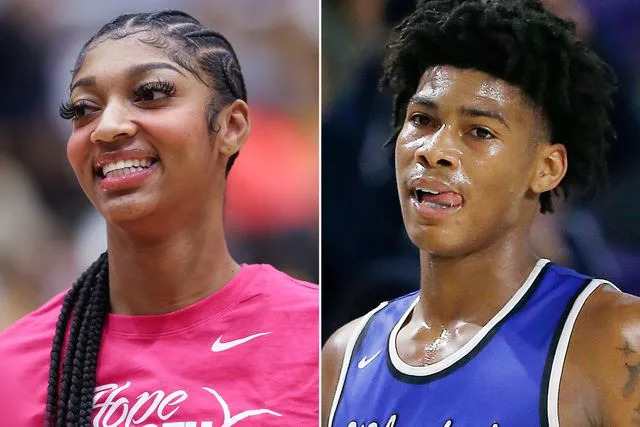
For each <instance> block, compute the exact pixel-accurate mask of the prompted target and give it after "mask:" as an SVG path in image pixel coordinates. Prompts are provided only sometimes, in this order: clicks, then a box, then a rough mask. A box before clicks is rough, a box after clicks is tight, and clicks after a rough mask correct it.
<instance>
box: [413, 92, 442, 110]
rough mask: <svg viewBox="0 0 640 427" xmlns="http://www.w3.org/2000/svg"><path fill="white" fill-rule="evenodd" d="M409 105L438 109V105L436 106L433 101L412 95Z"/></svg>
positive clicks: (418, 95) (422, 96)
mask: <svg viewBox="0 0 640 427" xmlns="http://www.w3.org/2000/svg"><path fill="white" fill-rule="evenodd" d="M409 104H420V105H423V106H425V107H429V108H434V109H436V110H437V109H438V104H436V102H435V101H434V100H433V99H431V98H429V97H426V96H424V95H420V94H416V95H413V96H412V97H411V98H410V99H409Z"/></svg>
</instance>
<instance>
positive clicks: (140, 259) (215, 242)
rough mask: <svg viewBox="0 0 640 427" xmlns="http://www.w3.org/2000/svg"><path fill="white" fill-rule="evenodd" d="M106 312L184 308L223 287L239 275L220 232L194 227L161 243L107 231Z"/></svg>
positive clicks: (151, 311) (159, 239) (214, 228)
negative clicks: (107, 276) (108, 303)
mask: <svg viewBox="0 0 640 427" xmlns="http://www.w3.org/2000/svg"><path fill="white" fill-rule="evenodd" d="M107 234H108V244H109V296H110V302H111V311H112V312H113V313H117V314H129V315H143V314H162V313H169V312H172V311H175V310H178V309H181V308H184V307H186V306H189V305H191V304H193V303H195V302H197V301H199V300H201V299H203V298H204V297H206V296H208V295H210V294H211V293H213V292H215V291H217V290H218V289H220V288H221V287H223V286H224V285H225V284H226V283H227V282H229V280H231V279H232V278H233V277H234V276H235V275H236V274H237V273H238V271H239V270H240V267H239V265H238V264H237V263H236V262H235V261H234V260H233V259H232V258H231V255H230V254H229V250H228V249H227V245H226V241H225V238H224V231H223V230H222V228H221V227H214V226H210V225H209V227H207V226H204V227H202V226H201V227H193V228H190V229H188V230H181V231H179V232H175V233H171V234H169V235H166V236H164V237H162V238H158V239H157V240H154V239H148V238H147V239H136V238H134V237H131V235H130V234H127V233H126V232H124V231H122V230H118V229H113V228H110V229H109V230H108V233H107Z"/></svg>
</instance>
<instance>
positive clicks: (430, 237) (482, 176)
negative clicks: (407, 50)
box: [396, 66, 548, 256]
mask: <svg viewBox="0 0 640 427" xmlns="http://www.w3.org/2000/svg"><path fill="white" fill-rule="evenodd" d="M541 121H542V118H541V115H540V113H539V112H538V111H537V110H536V109H535V107H533V106H532V105H531V104H530V103H528V102H527V98H526V97H525V95H524V94H523V93H522V92H521V91H520V90H519V89H518V88H516V87H514V86H512V85H510V84H508V83H507V82H505V81H503V80H499V79H496V78H494V77H492V76H490V75H488V74H486V73H483V72H480V71H475V70H466V69H465V70H463V69H458V68H455V67H451V66H438V67H434V68H430V69H428V70H427V71H426V72H425V73H424V75H423V76H422V78H421V80H420V82H419V84H418V88H417V90H416V92H415V94H414V95H413V97H412V98H411V100H410V101H409V104H408V106H407V114H406V116H405V121H404V125H403V127H402V130H401V131H400V134H399V136H398V139H397V143H396V179H397V183H398V193H399V196H400V204H401V207H402V215H403V218H404V223H405V226H406V228H407V232H408V234H409V237H410V239H411V241H412V242H413V243H414V244H415V245H416V246H418V247H419V248H420V249H421V250H423V251H426V252H429V253H432V254H434V255H439V256H461V255H466V254H469V253H472V252H475V251H478V250H482V249H483V248H486V247H489V246H491V245H492V244H493V243H495V242H497V241H499V240H500V239H501V238H502V237H503V236H505V235H507V234H508V233H510V232H512V231H513V230H520V231H523V230H525V231H526V230H528V227H529V223H530V221H531V218H532V216H533V213H534V211H535V209H536V208H537V204H538V194H536V193H534V192H532V191H531V185H530V184H531V180H532V178H533V177H534V175H536V173H537V169H536V167H537V166H539V163H538V162H539V161H540V156H539V152H540V150H538V149H537V147H539V145H540V141H541V140H542V139H543V138H542V137H544V136H545V135H544V133H545V132H543V127H542V122H541ZM547 145H548V144H547Z"/></svg>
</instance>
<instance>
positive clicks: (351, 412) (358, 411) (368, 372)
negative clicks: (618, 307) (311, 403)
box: [329, 260, 603, 427]
mask: <svg viewBox="0 0 640 427" xmlns="http://www.w3.org/2000/svg"><path fill="white" fill-rule="evenodd" d="M602 283H603V281H602V280H593V279H591V278H588V277H586V276H583V275H580V274H578V273H576V272H574V271H572V270H569V269H567V268H563V267H560V266H557V265H554V264H552V263H550V262H549V261H548V260H540V261H539V262H538V263H537V264H536V266H535V268H534V269H533V270H532V272H531V274H530V275H529V277H528V278H527V280H526V281H525V282H524V284H523V285H522V286H521V287H520V288H519V290H518V291H517V292H516V293H515V294H514V295H513V297H512V298H511V299H510V300H509V301H508V302H507V304H506V305H505V306H504V307H503V308H502V309H501V310H500V311H499V312H498V313H497V314H496V315H495V316H494V317H493V318H492V319H491V320H490V321H489V322H488V323H487V324H486V325H485V326H483V327H482V328H481V329H480V331H479V332H478V333H477V334H476V335H475V336H474V337H473V338H472V339H471V340H470V341H469V342H467V343H466V344H465V345H464V346H462V347H461V348H460V349H458V350H457V351H456V352H454V353H453V354H451V355H449V356H447V357H446V358H444V359H443V360H440V361H438V362H436V363H434V364H432V365H428V366H422V367H416V366H410V365H408V364H406V363H405V362H404V361H402V360H401V359H400V357H399V355H398V352H397V349H396V345H395V343H396V337H397V334H398V331H399V330H400V328H401V326H402V325H403V324H404V322H405V321H406V320H407V318H408V317H409V315H410V314H411V312H412V310H413V307H414V306H415V305H416V303H417V302H418V292H414V293H411V294H409V295H406V296H404V297H401V298H398V299H395V300H393V301H391V302H389V303H383V304H381V305H380V306H379V307H378V308H376V309H375V310H373V311H371V312H370V313H368V314H367V315H366V316H364V317H363V318H362V320H361V322H360V324H359V326H358V328H356V331H355V333H354V334H353V336H352V337H351V339H350V341H349V344H348V345H347V349H346V351H345V357H344V360H343V364H342V370H341V372H340V377H339V380H338V386H337V389H336V393H335V397H334V400H333V405H332V408H331V413H330V415H329V426H335V427H394V426H395V427H405V426H430V427H431V426H437V427H441V426H442V427H462V426H465V427H466V426H487V427H490V426H491V427H500V426H502V427H504V426H518V427H525V426H557V425H558V408H557V405H558V392H559V388H560V376H561V373H562V365H563V363H564V358H565V355H566V350H567V347H568V343H569V338H570V335H571V330H572V328H573V324H574V323H575V320H576V318H577V316H578V314H579V311H580V309H581V307H582V306H583V304H584V302H585V301H586V299H587V298H588V296H589V295H590V294H591V293H592V292H593V291H594V290H595V289H596V288H597V287H598V286H599V285H601V284H602Z"/></svg>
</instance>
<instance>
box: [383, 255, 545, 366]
mask: <svg viewBox="0 0 640 427" xmlns="http://www.w3.org/2000/svg"><path fill="white" fill-rule="evenodd" d="M547 264H549V260H548V259H544V258H542V259H540V260H538V262H537V263H536V265H535V266H534V267H533V269H532V270H531V272H530V273H529V276H528V277H527V278H526V280H525V281H524V283H523V284H522V285H521V286H520V288H519V289H518V290H517V291H516V292H515V293H514V294H513V296H512V297H511V298H510V299H509V301H507V303H506V304H505V305H504V306H503V307H502V308H501V309H500V310H499V311H498V312H497V313H496V314H495V315H494V316H493V317H492V318H491V319H490V320H489V321H488V322H487V323H486V324H485V325H484V326H483V327H482V328H480V330H479V331H478V332H477V333H476V334H475V335H474V336H473V337H472V338H471V339H470V340H469V341H468V342H467V343H466V344H464V345H463V346H462V347H460V348H459V349H458V350H456V351H455V352H453V353H452V354H450V355H448V356H447V357H445V358H444V359H442V360H439V361H438V362H436V363H434V364H432V365H427V366H412V365H409V364H408V363H406V362H404V361H403V360H402V359H401V358H400V355H399V354H398V349H397V346H396V340H397V337H398V332H399V331H400V329H401V327H402V325H403V324H404V323H405V321H406V320H407V318H408V317H409V315H410V314H411V312H412V311H413V309H414V307H415V306H416V304H417V303H418V301H419V299H420V296H419V295H418V296H417V297H416V298H415V299H414V300H413V302H411V304H410V305H409V308H408V309H407V310H406V311H405V313H404V314H403V315H402V316H401V317H400V319H399V320H398V322H397V323H396V324H395V326H394V327H393V329H392V330H391V333H390V334H389V339H388V352H389V362H390V363H391V367H392V368H395V370H397V371H398V373H400V374H404V375H407V376H409V377H428V376H431V375H436V374H440V373H443V374H444V372H443V371H445V370H449V369H453V368H455V367H456V366H457V365H458V364H459V363H461V361H463V359H465V358H467V357H468V356H469V355H470V354H471V353H472V352H473V351H474V350H475V349H476V348H478V346H479V345H480V344H481V343H482V342H483V341H484V339H485V338H486V337H487V336H488V335H489V334H490V333H491V332H492V331H493V330H494V329H495V328H497V327H498V326H499V325H500V324H501V323H502V322H503V321H504V320H505V319H506V318H507V317H508V316H509V315H510V314H511V313H512V312H513V311H514V309H515V308H516V307H517V306H518V305H519V303H520V302H521V301H523V299H525V296H526V295H528V294H529V291H530V290H531V289H532V286H533V284H534V283H536V282H538V281H537V280H536V279H537V278H539V277H542V275H541V274H540V273H541V272H542V270H543V269H544V267H545V266H546V265H547Z"/></svg>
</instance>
